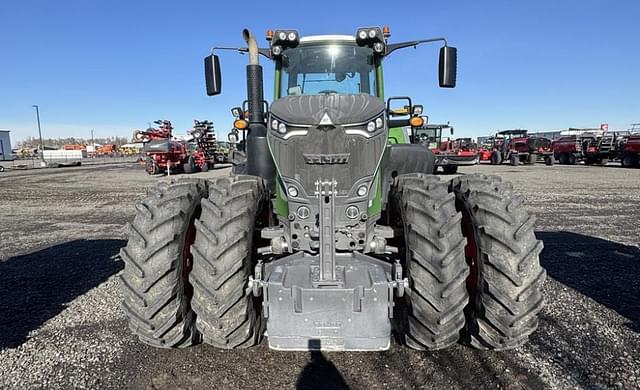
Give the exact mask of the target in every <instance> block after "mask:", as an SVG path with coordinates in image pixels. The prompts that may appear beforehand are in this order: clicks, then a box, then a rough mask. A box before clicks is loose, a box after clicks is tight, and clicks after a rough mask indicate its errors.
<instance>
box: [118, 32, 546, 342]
mask: <svg viewBox="0 0 640 390" xmlns="http://www.w3.org/2000/svg"><path fill="white" fill-rule="evenodd" d="M243 36H244V38H245V40H246V41H247V46H248V47H247V48H239V49H235V50H239V51H241V52H248V54H249V59H250V63H249V65H248V66H247V69H246V71H247V95H248V96H247V102H246V106H247V110H246V111H245V110H241V109H240V110H238V109H236V110H234V111H235V112H237V113H238V115H237V116H238V118H237V119H236V122H235V127H236V128H238V129H246V130H247V136H246V142H245V145H244V157H245V159H244V161H242V162H241V163H239V164H238V165H236V166H235V167H234V170H233V173H232V174H230V175H229V176H225V177H216V178H212V179H210V180H196V179H190V180H185V181H175V182H170V183H161V184H160V185H159V186H158V187H156V188H154V189H152V190H150V193H149V195H148V197H147V198H145V199H144V200H143V201H142V202H141V203H139V204H138V205H137V206H136V209H137V214H136V216H135V218H134V220H133V222H132V223H131V225H130V236H129V241H128V244H127V246H126V247H125V248H123V249H122V251H121V257H122V259H123V260H124V262H125V269H124V271H123V273H122V275H121V278H122V283H121V284H122V290H123V295H124V303H123V306H124V310H125V312H126V314H127V316H128V319H129V325H130V328H131V329H132V331H133V332H134V333H135V334H136V335H138V337H139V338H140V339H141V340H142V341H144V342H146V343H148V344H151V345H154V346H159V347H166V348H170V347H185V346H189V345H193V344H196V343H199V342H202V341H204V342H205V343H208V344H211V345H214V346H216V347H219V348H227V349H231V348H245V347H250V346H253V345H256V344H258V343H260V341H261V339H262V337H263V336H264V335H268V343H269V346H270V347H271V348H272V349H277V350H305V351H306V350H337V351H345V350H358V351H378V350H386V349H388V348H389V346H390V343H391V337H392V334H393V335H394V336H395V339H396V340H398V342H400V343H402V344H405V345H407V346H409V347H411V348H414V349H418V350H436V349H442V348H445V347H448V346H450V345H452V344H454V343H457V342H463V343H466V344H469V345H472V346H474V347H477V348H481V349H493V350H502V349H508V348H513V347H516V346H519V345H521V344H522V343H524V342H525V341H526V339H527V337H528V335H529V334H531V333H532V332H533V331H534V330H535V329H536V327H537V325H538V319H537V315H538V313H539V311H540V309H541V308H542V305H543V296H542V292H541V287H542V284H543V282H544V280H545V275H546V274H545V271H544V270H543V269H542V268H541V266H540V263H539V254H540V251H541V250H542V243H541V242H540V241H538V240H536V238H535V236H534V221H535V219H534V217H532V216H530V215H528V213H527V211H526V210H525V207H524V206H523V203H522V197H520V196H519V195H516V194H515V193H514V192H513V190H512V187H511V185H510V184H509V183H505V182H503V181H501V180H500V178H498V177H494V176H490V177H487V176H483V175H466V176H462V177H458V178H455V179H453V180H451V181H449V182H444V181H441V180H439V178H438V177H435V176H433V175H432V172H433V168H434V157H433V155H432V154H431V152H430V151H429V150H428V149H427V148H426V147H425V146H424V145H420V144H410V143H407V140H406V139H405V135H404V134H405V132H404V131H403V130H402V129H403V128H405V127H407V126H414V127H419V126H421V125H422V120H421V119H420V117H419V114H420V113H421V107H420V106H417V105H416V106H414V105H412V102H411V99H410V98H408V97H400V98H389V99H387V100H386V101H385V97H384V88H383V74H382V62H383V60H384V59H385V58H386V57H387V56H389V55H391V54H392V53H393V52H394V51H396V50H399V49H402V48H405V47H415V46H417V45H419V44H422V43H428V42H443V43H444V45H443V47H442V48H441V49H440V58H439V62H440V63H439V83H440V86H441V87H445V88H452V87H454V86H455V83H456V66H457V64H456V55H457V53H456V49H455V48H453V47H450V46H448V45H447V43H446V40H445V39H443V38H437V39H426V40H417V41H410V42H401V43H390V42H389V31H388V29H387V28H384V29H382V28H378V27H372V28H361V29H358V30H357V31H356V34H355V36H343V35H326V36H308V37H303V38H301V37H300V36H299V34H298V32H297V31H294V30H276V31H275V32H273V33H271V32H270V33H268V34H267V41H268V43H269V47H267V48H259V47H258V45H257V43H256V40H255V38H254V37H253V36H252V35H251V34H250V33H249V32H248V31H247V30H244V32H243ZM217 50H220V49H217ZM260 56H264V57H266V58H268V59H270V60H271V61H273V62H274V63H275V77H274V78H275V87H274V98H273V101H272V102H271V104H268V103H267V102H266V101H265V100H264V97H263V81H262V67H261V66H260V65H259V57H260ZM205 72H206V81H207V93H208V95H217V94H219V93H220V92H221V72H220V63H219V58H218V56H217V55H215V54H212V55H211V56H209V57H207V58H206V59H205ZM393 105H398V106H399V107H401V108H400V109H397V108H395V109H394V108H393V107H392V106H393ZM416 118H417V119H416ZM398 129H399V130H398Z"/></svg>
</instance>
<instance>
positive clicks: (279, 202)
mask: <svg viewBox="0 0 640 390" xmlns="http://www.w3.org/2000/svg"><path fill="white" fill-rule="evenodd" d="M280 77H281V71H280V65H279V63H278V62H276V69H275V74H274V76H273V100H274V101H275V100H278V99H280ZM269 152H271V148H269ZM271 158H273V155H271ZM280 182H281V181H280V176H278V178H277V179H276V183H277V185H276V210H275V211H276V214H277V215H278V216H279V217H281V218H287V217H288V216H289V202H287V199H286V198H285V197H284V196H283V194H282V187H281V186H280Z"/></svg>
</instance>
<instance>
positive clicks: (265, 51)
mask: <svg viewBox="0 0 640 390" xmlns="http://www.w3.org/2000/svg"><path fill="white" fill-rule="evenodd" d="M216 50H230V51H237V52H238V53H240V54H244V53H248V52H249V48H248V47H224V46H216V47H212V48H211V54H213V53H214V51H216ZM258 54H262V55H263V56H265V57H267V58H269V59H271V49H265V48H258Z"/></svg>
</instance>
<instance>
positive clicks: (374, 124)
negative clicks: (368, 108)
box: [367, 121, 376, 133]
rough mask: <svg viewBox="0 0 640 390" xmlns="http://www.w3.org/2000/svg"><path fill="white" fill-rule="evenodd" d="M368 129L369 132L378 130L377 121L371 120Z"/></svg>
mask: <svg viewBox="0 0 640 390" xmlns="http://www.w3.org/2000/svg"><path fill="white" fill-rule="evenodd" d="M367 131H368V132H369V133H373V132H374V131H376V122H375V121H371V122H369V123H367Z"/></svg>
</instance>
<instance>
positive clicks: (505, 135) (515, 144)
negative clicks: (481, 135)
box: [491, 129, 555, 166]
mask: <svg viewBox="0 0 640 390" xmlns="http://www.w3.org/2000/svg"><path fill="white" fill-rule="evenodd" d="M494 142H495V144H494V148H493V151H492V153H491V164H492V165H500V164H502V163H503V162H508V163H509V164H510V165H514V166H515V165H518V164H520V163H523V164H526V165H533V164H535V163H536V162H537V161H538V160H539V159H540V160H542V161H544V163H545V164H546V165H553V163H554V162H555V159H554V157H553V147H552V146H551V140H550V139H548V138H544V137H534V136H530V135H529V134H528V131H527V130H523V129H515V130H502V131H499V132H498V133H497V134H496V136H495V137H494Z"/></svg>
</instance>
